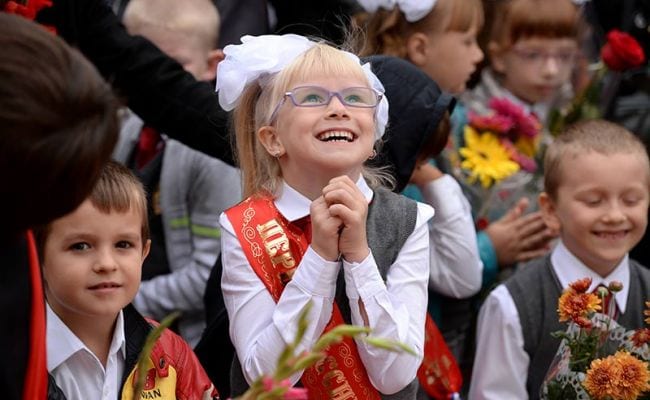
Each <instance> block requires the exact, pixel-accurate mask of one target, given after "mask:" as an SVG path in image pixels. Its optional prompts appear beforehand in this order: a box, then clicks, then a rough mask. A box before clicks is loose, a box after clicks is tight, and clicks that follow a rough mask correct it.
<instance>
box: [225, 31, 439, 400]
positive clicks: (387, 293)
mask: <svg viewBox="0 0 650 400" xmlns="http://www.w3.org/2000/svg"><path fill="white" fill-rule="evenodd" d="M242 42H243V44H241V45H238V46H228V47H226V48H225V49H224V52H225V54H226V58H225V60H224V61H223V62H222V63H221V64H219V72H218V75H217V76H218V77H219V78H218V81H217V89H218V92H219V98H220V101H221V104H222V106H223V107H224V108H226V109H231V108H233V107H236V108H235V130H236V136H237V152H238V155H239V160H240V165H241V168H242V174H243V184H244V193H245V196H247V199H246V200H244V202H242V203H240V204H239V205H237V206H235V207H233V208H231V209H229V210H227V211H226V212H225V213H223V214H222V215H221V224H222V228H223V229H222V232H223V234H222V235H223V236H222V249H223V250H222V252H223V254H222V257H223V279H222V289H223V295H224V300H225V305H226V308H227V311H228V316H229V318H230V336H231V339H232V341H233V343H234V346H235V349H236V351H237V359H236V360H235V363H234V371H233V380H232V382H231V383H232V389H233V390H232V394H233V395H238V394H240V393H242V392H243V391H244V390H245V388H246V386H247V383H248V384H250V383H251V382H253V381H254V380H255V379H257V378H258V377H260V376H263V375H266V374H270V373H272V372H273V371H274V369H275V366H276V362H277V359H278V357H279V355H280V353H281V352H282V350H283V349H284V348H285V346H286V345H287V344H289V343H291V342H292V341H293V340H294V337H295V334H296V329H297V321H298V318H299V316H300V314H301V312H302V310H303V308H304V307H305V306H306V305H307V304H308V303H311V304H312V307H311V310H310V312H309V315H308V320H309V321H310V324H309V326H308V328H307V330H306V332H305V336H304V339H303V340H302V341H301V342H300V343H299V345H298V347H297V348H296V349H295V351H296V352H297V353H300V352H302V351H304V350H308V349H310V348H311V346H312V345H313V344H314V343H315V341H316V340H318V338H319V337H320V336H321V335H322V334H323V333H324V332H326V331H328V330H329V329H331V328H332V327H334V326H336V325H339V324H342V323H345V322H347V323H353V324H355V325H361V326H367V327H370V328H371V329H372V330H373V335H376V336H380V337H385V338H389V339H393V340H398V341H400V342H402V343H405V344H406V345H408V346H409V347H411V348H412V349H414V350H415V351H416V353H417V354H419V355H420V356H418V357H413V356H412V355H409V354H398V353H391V352H388V351H386V350H381V349H378V348H373V347H371V346H369V345H368V344H367V343H365V342H363V341H353V340H345V341H343V342H342V343H341V344H338V345H335V346H332V347H331V348H330V350H329V351H328V358H327V362H325V363H323V364H322V368H313V367H312V368H308V369H306V370H304V371H301V372H300V373H298V374H296V375H295V376H292V377H291V383H292V384H296V383H297V382H298V380H301V383H302V385H303V386H305V387H307V388H308V389H309V391H310V398H325V397H327V393H329V392H330V391H337V390H339V391H345V392H348V393H354V394H355V395H356V396H357V397H369V398H379V396H380V394H382V395H385V396H387V397H385V398H393V397H392V396H395V397H398V398H412V399H414V398H415V392H416V389H417V381H416V380H415V377H416V371H417V369H418V367H419V365H420V363H421V361H422V354H423V347H424V322H425V312H426V298H427V280H428V274H429V261H428V260H429V256H428V252H429V233H428V227H427V221H428V220H429V219H430V218H431V217H432V216H433V210H432V209H431V208H430V207H429V206H426V205H424V204H419V203H416V202H414V201H411V200H408V199H406V198H404V197H401V196H398V195H396V194H393V193H392V192H390V191H389V190H387V189H384V188H382V187H381V185H380V182H382V174H381V173H378V172H377V171H373V170H371V169H369V168H368V167H365V166H364V162H365V161H366V160H367V159H368V158H371V157H373V154H374V150H373V145H374V144H375V142H376V141H377V140H378V139H380V137H381V134H382V133H383V130H384V127H385V123H386V120H387V104H386V100H385V99H384V97H383V95H382V91H383V87H382V86H381V84H380V83H379V81H378V80H377V79H376V77H375V76H374V75H373V74H372V73H371V72H370V70H369V68H362V66H361V65H360V63H359V60H358V58H356V57H355V56H353V55H352V54H350V53H346V52H343V51H340V50H337V49H334V48H332V47H330V46H327V45H324V44H317V43H314V42H311V41H309V40H307V39H305V38H303V37H300V36H295V35H284V36H260V37H244V38H243V39H242ZM271 49H273V50H271ZM277 49H282V50H281V51H280V52H278V51H277ZM242 82H243V83H242ZM342 355H346V356H345V357H344V358H341V357H342ZM240 367H241V368H240ZM334 376H335V377H336V379H331V378H332V377H334ZM237 378H239V379H237ZM301 378H302V379H301ZM244 379H245V381H244ZM362 393H365V394H362Z"/></svg>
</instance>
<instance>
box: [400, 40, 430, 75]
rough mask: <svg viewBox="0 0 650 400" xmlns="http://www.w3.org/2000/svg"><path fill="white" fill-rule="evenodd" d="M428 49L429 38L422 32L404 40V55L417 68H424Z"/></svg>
mask: <svg viewBox="0 0 650 400" xmlns="http://www.w3.org/2000/svg"><path fill="white" fill-rule="evenodd" d="M428 48H429V37H428V36H427V35H425V34H424V33H422V32H415V33H414V34H412V35H411V36H409V37H408V39H406V55H407V57H408V59H409V60H410V61H411V62H412V63H413V64H415V65H416V66H418V67H419V68H422V67H424V66H425V65H426V64H427V62H428V58H427V50H428Z"/></svg>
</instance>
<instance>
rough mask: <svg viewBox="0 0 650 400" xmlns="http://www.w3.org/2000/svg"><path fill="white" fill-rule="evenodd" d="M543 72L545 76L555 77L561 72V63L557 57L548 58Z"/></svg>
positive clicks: (545, 59)
mask: <svg viewBox="0 0 650 400" xmlns="http://www.w3.org/2000/svg"><path fill="white" fill-rule="evenodd" d="M542 70H543V72H544V74H545V75H549V76H555V75H557V74H558V73H559V72H560V63H559V61H558V60H557V58H556V57H555V56H549V57H546V58H544V65H543V69H542Z"/></svg>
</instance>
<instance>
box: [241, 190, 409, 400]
mask: <svg viewBox="0 0 650 400" xmlns="http://www.w3.org/2000/svg"><path fill="white" fill-rule="evenodd" d="M374 192H375V194H374V197H373V200H372V202H371V203H370V205H369V207H368V218H367V220H366V231H367V237H368V246H370V249H371V250H372V255H373V257H374V258H375V261H376V262H377V267H378V268H379V273H380V274H381V277H382V278H383V279H384V281H386V274H387V273H388V270H389V269H390V266H391V265H392V264H393V262H395V260H396V259H397V255H398V254H399V251H400V249H401V248H402V246H403V245H404V243H405V242H406V239H408V237H409V236H410V235H411V233H412V232H413V229H414V228H415V221H416V218H417V203H416V202H415V201H413V200H410V199H408V198H406V197H404V196H401V195H398V194H395V193H393V192H391V191H389V190H386V189H381V188H380V189H376V190H375V191H374ZM336 303H337V304H338V306H339V308H340V310H341V314H342V315H343V319H344V320H345V322H346V323H350V321H351V317H350V315H351V312H350V304H349V300H348V298H347V296H346V295H345V278H344V276H343V270H342V269H341V272H340V273H339V276H338V279H337V282H336ZM230 387H231V397H235V396H239V395H241V394H242V393H244V392H245V391H246V390H247V389H248V383H247V382H246V379H245V378H244V375H243V372H242V370H241V365H240V363H239V360H238V359H237V354H235V357H234V359H233V363H232V368H231V370H230ZM418 387H419V385H418V381H417V377H416V378H415V379H414V380H413V381H412V382H411V383H410V384H409V385H408V386H406V387H405V388H404V389H402V390H400V391H399V392H397V393H395V394H392V395H381V398H382V399H391V400H393V399H395V400H413V399H415V398H416V393H417V391H418Z"/></svg>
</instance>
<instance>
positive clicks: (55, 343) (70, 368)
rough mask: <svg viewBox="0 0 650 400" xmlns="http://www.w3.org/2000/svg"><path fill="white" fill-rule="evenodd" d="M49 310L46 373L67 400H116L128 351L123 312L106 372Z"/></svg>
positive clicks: (116, 325) (96, 359)
mask: <svg viewBox="0 0 650 400" xmlns="http://www.w3.org/2000/svg"><path fill="white" fill-rule="evenodd" d="M46 307H47V371H48V372H49V373H50V374H52V376H53V377H54V379H55V381H56V384H57V385H58V386H59V388H61V390H62V391H63V393H64V394H65V397H66V399H67V400H85V399H97V400H99V399H101V400H116V399H117V398H118V395H119V393H120V388H121V385H122V375H123V372H124V359H125V357H126V347H125V339H124V316H123V315H122V312H121V311H120V313H119V315H118V317H117V321H116V323H115V331H114V333H113V340H112V341H111V347H110V350H109V354H108V359H107V361H106V368H104V366H103V365H102V363H101V362H100V361H99V359H98V358H97V356H95V354H93V353H92V352H91V351H90V349H88V347H86V345H85V344H84V343H83V342H82V341H81V340H80V339H79V338H78V337H77V336H76V335H75V334H74V333H73V332H72V331H71V330H70V328H68V327H67V326H66V325H65V324H64V323H63V321H61V319H60V318H59V317H58V316H57V315H56V313H55V312H54V311H53V310H52V308H51V307H50V306H49V304H46Z"/></svg>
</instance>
